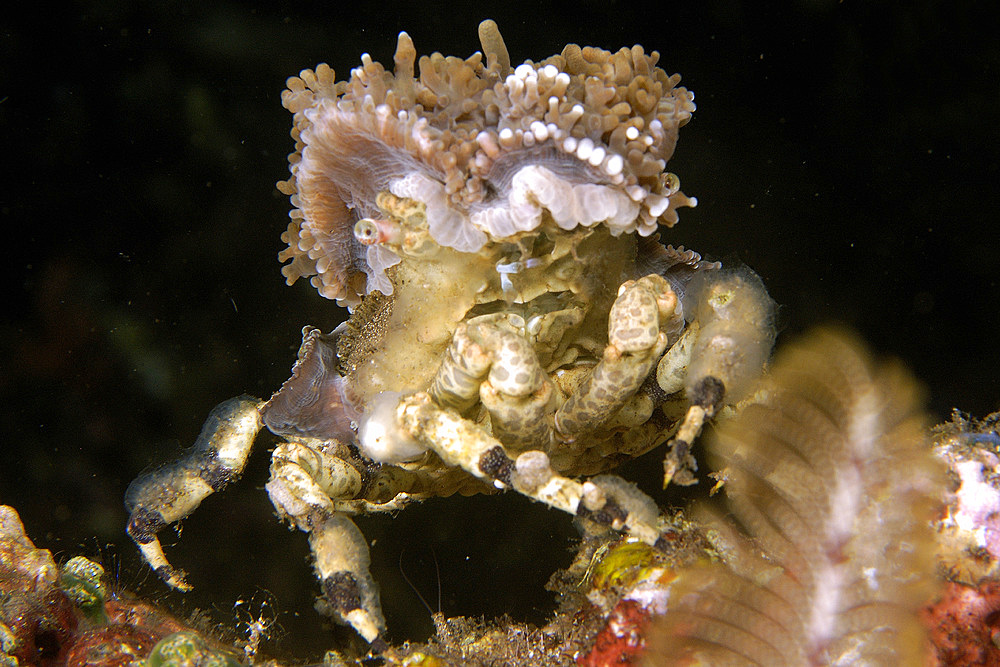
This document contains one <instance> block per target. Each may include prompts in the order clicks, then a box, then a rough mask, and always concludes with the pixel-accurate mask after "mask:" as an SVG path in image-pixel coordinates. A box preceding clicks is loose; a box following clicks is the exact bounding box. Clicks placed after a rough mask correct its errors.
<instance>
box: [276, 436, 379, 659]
mask: <svg viewBox="0 0 1000 667" xmlns="http://www.w3.org/2000/svg"><path fill="white" fill-rule="evenodd" d="M361 487H362V479H361V474H360V472H359V471H358V470H357V469H355V468H354V467H353V466H351V465H350V464H349V463H347V462H346V461H344V460H342V459H339V458H336V457H331V456H323V455H322V454H321V453H320V452H317V451H316V450H314V449H312V448H310V447H307V446H306V445H302V444H299V443H294V442H286V443H283V444H281V445H278V447H276V448H275V450H274V455H273V456H272V459H271V480H270V481H269V482H268V483H267V485H266V487H265V488H266V489H267V493H268V495H269V496H270V498H271V503H272V504H274V507H275V509H276V510H277V511H278V514H279V515H280V516H281V517H282V518H283V519H288V520H289V521H290V522H291V523H292V524H293V525H294V526H296V527H297V528H298V529H299V530H301V531H303V532H305V533H307V534H308V535H309V547H310V549H311V550H312V554H313V556H314V557H315V563H314V566H315V568H316V576H317V578H318V579H319V580H320V582H321V584H322V587H323V594H324V598H325V600H326V602H327V603H328V605H329V608H330V611H331V612H332V614H333V615H334V616H335V617H336V618H337V619H338V620H339V621H341V622H342V623H345V624H348V625H350V626H351V627H353V628H354V629H355V630H356V631H357V632H358V634H360V635H361V636H362V637H364V638H365V639H366V640H367V641H368V642H373V641H375V639H376V638H378V637H379V636H381V635H382V634H383V633H384V632H385V619H384V618H383V616H382V606H381V603H380V602H379V595H378V587H377V586H376V585H375V581H374V580H373V579H372V576H371V573H370V572H369V565H370V563H371V560H370V557H369V553H368V543H367V542H366V541H365V538H364V535H362V534H361V531H360V530H358V527H357V526H356V525H355V524H354V522H353V521H352V520H351V519H350V518H349V517H347V516H346V515H345V514H343V513H341V512H338V511H337V510H336V508H335V506H334V499H337V498H355V497H356V496H357V495H358V494H359V493H360V492H361Z"/></svg>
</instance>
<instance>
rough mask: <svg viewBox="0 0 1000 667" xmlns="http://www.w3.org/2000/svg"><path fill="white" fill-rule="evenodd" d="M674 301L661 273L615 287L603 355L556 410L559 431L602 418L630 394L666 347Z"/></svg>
mask: <svg viewBox="0 0 1000 667" xmlns="http://www.w3.org/2000/svg"><path fill="white" fill-rule="evenodd" d="M676 307H677V295H676V294H675V293H674V291H673V289H671V287H670V284H669V283H668V282H667V281H666V280H665V279H664V278H663V277H662V276H658V275H649V276H646V277H644V278H640V279H639V280H630V281H628V282H626V283H624V284H623V285H622V286H621V287H620V288H619V290H618V298H617V299H615V302H614V305H613V306H612V307H611V314H610V315H609V317H608V345H607V347H606V348H605V349H604V356H603V357H602V358H601V360H600V361H599V362H598V364H597V365H596V366H595V367H594V370H593V371H592V372H591V374H590V375H589V376H588V377H587V379H586V380H584V382H583V384H582V385H581V386H580V388H579V389H577V391H576V392H574V393H573V395H572V396H570V397H569V399H568V400H567V401H566V402H565V403H564V404H563V405H562V406H561V407H560V408H559V410H558V411H557V412H556V416H555V423H556V430H557V431H558V432H559V434H560V435H561V436H563V437H564V438H566V439H572V438H575V437H576V436H579V435H581V434H584V433H587V432H588V431H591V430H593V429H594V428H597V427H599V426H600V425H602V424H605V423H607V422H608V420H609V419H610V418H611V417H612V416H613V415H614V414H615V413H616V412H618V411H619V410H620V409H621V408H622V406H623V405H625V402H626V401H628V399H629V398H631V397H632V396H633V395H634V394H635V392H636V391H637V390H638V388H639V386H640V385H642V383H643V381H644V380H645V379H646V377H647V376H648V375H649V372H650V371H651V370H652V368H653V365H654V364H655V363H656V361H657V359H659V358H660V355H662V354H663V351H664V350H665V349H666V347H667V334H666V333H664V332H663V331H662V329H663V328H664V327H665V326H667V324H668V323H669V322H671V319H672V316H673V315H674V310H675V308H676Z"/></svg>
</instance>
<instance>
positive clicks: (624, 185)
mask: <svg viewBox="0 0 1000 667" xmlns="http://www.w3.org/2000/svg"><path fill="white" fill-rule="evenodd" d="M480 39H481V42H482V46H483V51H482V53H478V52H477V53H475V54H473V55H472V56H471V57H469V58H467V59H465V60H462V59H460V58H455V57H444V56H442V55H441V54H439V53H434V54H432V55H431V56H424V57H421V58H420V60H419V63H418V67H419V76H416V75H415V71H414V65H415V63H417V61H416V52H415V50H414V47H413V43H412V41H411V40H410V38H409V36H407V34H406V33H400V35H399V42H398V45H397V48H396V54H395V58H394V61H395V66H394V68H393V71H392V72H389V71H387V70H386V69H385V68H383V66H382V65H380V64H378V63H376V62H373V61H372V59H371V58H370V57H369V56H368V55H367V54H365V55H363V56H362V58H361V60H362V65H361V66H360V67H358V68H356V69H354V70H353V71H352V72H351V76H350V78H349V80H348V81H343V82H337V81H336V80H335V78H334V73H333V71H332V70H331V69H330V68H329V67H327V66H326V65H320V66H319V67H317V68H316V70H315V71H313V70H305V71H303V72H302V73H301V74H300V75H299V76H298V77H293V78H291V79H289V81H288V90H286V91H285V93H284V95H283V96H282V101H283V104H284V106H285V107H286V108H288V109H289V110H290V111H291V112H292V113H293V114H294V128H293V130H292V136H293V137H294V138H295V140H296V148H295V152H294V153H292V155H291V156H290V157H289V162H290V164H291V173H292V176H291V178H290V179H289V180H288V181H287V182H283V183H279V188H280V189H281V190H282V191H283V192H285V193H287V194H289V195H290V197H291V202H292V206H293V207H294V208H293V210H292V212H291V223H290V224H289V226H288V230H287V231H286V232H285V234H284V235H283V237H282V238H283V240H285V241H286V242H287V243H288V244H289V247H288V248H287V249H286V250H285V251H283V252H282V253H281V255H280V259H282V260H283V261H288V262H289V263H288V264H287V265H286V266H285V267H284V269H283V272H284V274H285V276H286V277H287V279H288V282H289V283H292V282H294V281H295V280H296V279H297V278H299V277H306V276H311V277H312V278H311V282H312V284H313V285H314V286H316V288H317V289H318V290H319V292H320V293H321V294H322V295H323V296H325V297H327V298H330V299H335V300H337V302H338V303H339V304H341V305H346V306H347V307H348V308H350V309H351V316H350V319H349V320H348V321H347V322H346V323H344V324H343V325H341V326H340V327H338V328H337V330H335V331H333V332H332V333H329V334H324V333H322V332H320V331H319V330H317V329H314V328H312V327H306V328H305V329H303V340H302V346H301V348H300V349H299V353H298V361H297V362H296V363H295V366H294V368H293V369H292V377H291V378H290V379H289V380H288V381H287V382H285V384H284V385H283V386H282V387H281V389H280V390H279V391H278V392H277V393H275V394H274V395H273V396H272V397H271V399H270V400H268V401H266V402H263V401H259V400H257V399H254V398H250V397H239V398H235V399H232V400H230V401H227V402H225V403H222V404H221V405H219V406H218V407H216V408H215V410H214V411H213V412H212V414H211V416H210V417H209V419H208V423H207V424H206V425H205V427H204V430H203V431H202V434H201V436H200V437H199V439H198V442H197V443H196V445H195V446H194V448H193V449H192V450H191V452H190V453H189V454H187V455H186V456H185V457H183V458H182V459H181V460H179V461H177V462H175V463H173V464H171V465H168V466H166V467H163V468H161V469H159V470H157V471H155V472H153V473H151V474H148V475H145V476H143V477H140V478H139V479H137V480H136V481H135V482H133V484H132V486H131V487H130V488H129V491H128V496H127V503H128V505H129V508H130V511H131V519H130V522H129V526H128V531H129V534H130V535H131V536H132V538H133V539H134V540H135V541H136V542H137V544H138V545H139V548H140V549H141V550H142V554H143V556H144V557H145V559H146V560H147V561H148V562H149V564H150V565H151V566H152V567H153V568H154V569H155V570H156V571H157V572H158V573H159V574H160V576H162V577H163V579H164V580H165V581H166V582H167V583H168V584H170V585H171V586H174V587H176V588H179V589H182V590H183V589H186V588H188V584H187V583H186V581H185V579H184V575H183V573H182V572H181V571H179V570H177V569H174V568H173V567H171V566H170V565H169V563H168V562H167V559H166V557H165V556H164V553H163V550H162V548H161V545H160V543H159V541H158V539H157V537H156V534H157V532H158V531H160V530H162V529H163V528H164V527H166V526H167V525H169V524H171V523H173V522H175V521H178V520H179V519H181V518H183V517H185V516H187V515H188V514H189V513H190V512H192V511H193V510H194V508H195V507H196V506H197V505H198V504H199V503H200V502H201V500H202V499H203V498H205V497H206V496H208V495H209V494H211V493H213V492H215V491H218V490H220V489H222V488H223V487H224V486H226V484H228V483H229V482H230V481H232V480H233V479H235V478H236V477H237V476H238V475H239V474H240V472H241V471H242V469H243V467H244V464H245V462H246V460H247V457H248V455H249V453H250V449H251V445H252V443H253V440H254V438H255V436H256V434H257V432H258V431H259V430H260V429H261V428H262V426H267V428H268V429H269V430H270V431H271V432H272V433H274V434H276V435H278V436H280V437H282V438H283V439H284V442H282V443H281V444H279V445H278V446H277V447H276V448H275V450H274V453H273V457H272V464H271V479H270V481H269V482H268V484H267V492H268V494H269V495H270V498H271V501H272V502H273V503H274V506H275V508H276V509H277V511H278V514H279V515H280V516H281V517H282V518H285V519H288V520H289V521H290V522H291V523H292V524H294V525H295V526H297V527H298V528H300V529H301V530H303V531H305V532H307V533H308V534H309V539H310V546H311V549H312V552H313V555H314V557H315V568H316V574H317V576H318V578H319V579H320V581H321V583H322V588H323V594H324V599H325V601H326V605H327V608H328V609H329V611H330V613H331V614H332V615H333V616H334V617H335V618H337V619H339V620H340V621H342V622H346V623H348V624H350V625H351V626H353V627H354V628H355V629H356V630H357V631H358V632H359V633H360V634H361V635H362V636H363V637H364V638H365V639H367V640H368V641H371V642H375V641H381V639H380V637H381V635H382V634H383V633H384V631H385V622H384V620H383V616H382V611H381V608H380V605H379V600H378V593H377V587H376V585H375V583H374V582H373V581H372V578H371V575H370V574H369V571H368V564H369V556H368V546H367V544H366V542H365V540H364V538H363V536H362V535H361V532H360V531H359V530H358V528H357V527H356V526H355V525H354V523H353V521H352V520H351V519H350V518H349V517H350V516H351V515H354V514H359V513H369V512H385V511H394V510H398V509H400V508H402V507H403V506H405V505H406V504H408V503H409V502H411V501H414V500H419V499H421V498H425V497H428V496H447V495H451V494H454V493H456V492H457V493H463V494H469V493H476V492H480V491H493V490H496V489H512V490H515V491H517V492H519V493H523V494H525V495H527V496H529V497H531V498H533V499H535V500H538V501H540V502H543V503H546V504H547V505H549V506H552V507H556V508H559V509H561V510H564V511H566V512H569V513H571V514H573V515H576V516H581V517H585V518H587V519H590V520H592V521H595V522H597V523H600V524H604V525H607V526H610V527H612V528H614V529H616V530H620V531H627V532H628V533H630V534H632V535H634V536H635V537H637V538H639V539H641V540H643V541H645V542H647V543H649V544H652V545H656V544H657V543H658V540H660V535H659V533H658V531H657V528H656V525H657V517H658V509H657V507H656V505H655V504H654V503H653V502H652V500H651V499H649V498H648V497H646V496H645V495H643V494H642V493H640V492H639V491H638V490H636V489H635V488H634V487H633V486H632V485H630V484H628V483H627V482H624V481H623V480H621V479H619V478H617V477H614V476H610V475H599V473H602V472H605V471H607V470H609V469H611V468H613V467H615V466H616V465H617V464H619V463H621V462H622V461H624V460H626V459H629V458H632V457H634V456H637V455H639V454H642V453H644V452H646V451H649V450H650V449H652V448H653V447H655V446H656V445H658V444H660V443H662V442H664V441H665V440H667V439H668V438H669V437H671V436H673V441H672V447H671V449H670V452H669V454H668V455H667V460H666V463H665V472H666V481H670V480H671V479H673V480H674V481H675V482H678V483H690V482H692V481H693V476H692V471H693V460H692V459H691V457H690V454H689V446H690V443H691V441H692V440H693V438H694V437H696V435H697V433H698V431H699V430H700V428H701V425H702V422H703V420H704V419H706V418H708V417H711V416H712V415H713V414H715V412H716V411H717V410H719V409H720V408H721V407H722V406H723V405H725V404H730V403H733V402H734V401H736V400H738V399H739V398H740V397H741V395H742V394H743V393H744V392H745V390H746V388H747V387H748V385H749V383H750V382H751V380H752V379H753V378H754V376H755V375H756V374H758V373H759V371H760V369H761V367H762V365H763V364H764V362H765V360H766V358H767V356H768V354H769V352H770V348H771V344H772V339H773V327H772V323H771V318H772V307H771V301H770V299H769V297H768V296H767V293H766V291H765V290H764V288H763V286H762V285H761V283H760V281H759V279H757V277H756V276H755V275H754V274H752V273H751V272H749V271H745V270H744V271H727V270H723V269H721V267H720V265H719V264H718V263H714V262H706V261H703V260H702V259H701V257H700V256H699V255H698V254H697V253H695V252H692V251H690V250H684V249H683V247H679V248H674V247H671V246H664V245H661V244H660V242H659V240H658V238H659V237H658V235H657V234H656V231H657V229H658V226H659V225H664V226H666V227H670V226H672V225H673V224H674V222H676V220H677V214H676V211H675V209H676V208H677V207H680V206H693V205H695V203H696V202H695V201H694V200H693V199H690V198H688V197H686V196H684V195H683V194H682V193H681V192H680V191H679V181H678V179H677V177H676V176H674V175H673V174H671V173H668V172H667V171H666V170H665V166H666V161H667V160H668V159H669V158H670V156H671V154H672V153H673V150H674V145H675V143H676V138H677V131H678V129H679V128H680V127H681V126H682V125H684V124H685V123H686V122H687V121H688V119H689V118H690V116H691V112H692V111H693V110H694V104H693V95H692V94H691V93H690V92H688V91H687V90H686V89H685V88H682V87H679V86H678V85H677V84H678V82H679V80H680V77H678V76H676V75H674V76H668V75H667V74H666V72H664V71H663V70H662V69H660V68H659V67H656V63H657V60H658V58H659V56H658V54H657V53H655V52H654V53H652V54H646V53H645V52H644V51H643V49H642V47H640V46H634V47H632V48H631V49H621V50H620V51H618V52H617V53H611V52H608V51H604V50H602V49H598V48H592V47H587V48H580V47H579V46H577V45H575V44H570V45H568V46H567V47H566V48H565V49H564V50H563V52H562V54H561V55H556V56H552V57H550V58H547V59H545V60H543V61H542V62H539V63H533V62H531V61H528V62H525V63H524V64H522V65H519V66H517V67H516V68H513V69H512V68H511V67H510V59H509V57H508V55H507V49H506V47H505V46H504V43H503V40H502V39H501V37H500V34H499V31H498V30H497V27H496V24H494V23H493V22H492V21H486V22H484V23H483V24H482V25H481V26H480ZM484 54H485V55H484ZM590 475H598V476H597V477H593V478H591V479H589V480H588V481H582V482H581V481H577V480H576V479H575V477H576V476H590Z"/></svg>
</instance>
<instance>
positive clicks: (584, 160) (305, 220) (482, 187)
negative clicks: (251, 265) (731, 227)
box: [279, 21, 694, 305]
mask: <svg viewBox="0 0 1000 667" xmlns="http://www.w3.org/2000/svg"><path fill="white" fill-rule="evenodd" d="M480 36H481V40H482V43H483V53H485V54H486V58H485V62H484V61H483V53H475V54H473V55H472V56H470V57H469V58H466V59H464V60H463V59H461V58H457V57H454V56H447V57H445V56H442V55H441V54H440V53H434V54H432V55H430V56H422V57H421V58H420V59H419V61H417V59H416V51H415V49H414V45H413V42H412V40H411V39H410V37H409V36H408V35H407V34H406V33H405V32H404V33H400V35H399V41H398V44H397V47H396V54H395V57H394V71H393V72H389V71H387V70H386V69H385V68H384V67H383V66H382V65H381V64H380V63H377V62H374V61H372V59H371V58H370V57H369V56H368V55H367V54H365V55H364V56H362V65H361V66H360V67H357V68H355V69H354V70H352V71H351V76H350V78H349V79H348V80H346V81H341V82H337V81H336V76H335V73H334V71H333V70H332V69H330V67H328V66H327V65H325V64H324V65H320V66H318V67H316V69H315V70H303V71H302V72H301V73H300V74H299V76H298V77H292V78H290V79H289V80H288V89H287V90H286V91H285V92H284V94H283V95H282V103H283V104H284V105H285V107H286V108H288V109H289V110H290V111H291V112H292V113H293V114H294V127H293V130H292V136H293V137H294V138H295V140H296V148H295V152H294V153H292V154H291V155H290V156H289V162H290V163H291V171H292V177H291V178H290V179H289V180H288V181H287V182H283V183H280V184H279V187H280V188H281V190H282V191H283V192H285V193H286V194H289V195H291V196H292V202H293V204H294V206H295V209H294V210H293V211H292V214H291V217H292V221H291V223H290V224H289V226H288V230H287V231H286V232H285V234H284V236H283V237H282V239H283V240H284V241H285V242H287V243H288V244H289V247H288V249H287V250H285V251H284V252H283V253H282V255H281V259H282V260H283V261H287V260H290V262H291V263H290V264H288V265H287V266H285V267H284V269H283V272H284V274H285V275H286V277H287V278H288V281H289V283H291V282H294V281H295V280H296V279H298V278H299V277H304V276H315V277H314V278H313V284H314V285H315V286H316V287H317V288H318V289H319V291H320V293H321V294H323V296H326V297H327V298H331V299H337V300H339V301H341V302H342V303H345V304H347V305H355V304H357V302H358V299H359V297H361V296H363V295H364V294H366V293H367V292H369V291H371V290H372V289H379V290H382V291H383V292H385V293H388V292H389V291H390V290H391V285H389V284H388V281H386V280H384V277H383V275H382V273H383V271H384V269H385V268H386V267H387V266H390V265H391V264H393V263H395V262H396V261H398V258H397V257H395V256H392V255H391V254H390V253H388V252H387V251H386V250H385V249H381V250H379V249H378V248H372V247H369V248H365V247H364V246H362V245H361V244H359V243H358V241H357V240H355V238H354V236H353V233H352V230H353V228H354V225H355V223H356V222H357V221H358V220H359V219H362V218H366V217H371V216H373V215H377V214H378V210H377V209H376V207H375V195H376V194H377V193H378V192H380V191H382V190H390V191H392V192H393V193H395V194H397V195H399V196H404V197H409V198H412V199H416V200H419V201H422V202H424V203H425V204H426V206H427V220H428V224H429V227H430V233H431V236H432V237H433V238H434V240H435V241H436V242H437V243H439V244H441V245H443V246H448V247H451V248H454V249H456V250H460V251H462V252H475V251H478V250H479V249H480V248H481V247H482V246H483V245H484V244H485V243H487V240H488V239H497V238H505V237H512V236H515V235H517V234H518V233H520V232H526V231H530V230H532V229H536V228H537V227H538V226H539V225H540V224H541V220H542V213H543V211H546V212H547V213H548V214H549V215H551V216H552V218H554V220H555V221H556V222H557V224H558V225H559V226H560V227H562V228H565V229H572V228H574V227H576V226H577V225H588V226H589V225H593V224H597V223H601V222H604V223H605V224H608V225H609V226H610V227H611V229H612V230H613V231H614V233H615V234H620V233H627V232H632V231H637V232H639V233H640V234H641V235H643V236H648V235H650V234H652V233H653V232H655V231H656V228H657V225H658V224H661V223H662V224H665V225H667V226H670V225H672V224H673V223H674V222H675V221H676V220H677V214H676V212H675V211H674V209H675V208H677V207H678V206H683V205H687V204H692V205H693V203H694V202H693V200H690V199H688V198H686V197H684V196H683V195H682V194H680V192H679V181H678V179H677V177H676V176H674V175H673V174H671V173H669V172H667V171H666V170H665V165H666V161H667V160H669V159H670V156H671V155H672V154H673V151H674V146H675V144H676V142H677V131H678V129H679V128H680V127H681V126H682V125H684V124H685V123H686V122H687V121H688V119H689V118H690V116H691V112H692V111H693V110H694V103H693V99H694V96H693V95H692V94H691V93H690V92H689V91H688V90H687V89H685V88H683V87H680V86H678V85H677V84H678V82H679V81H680V77H679V76H677V75H668V74H667V73H666V72H665V71H664V70H662V69H661V68H659V67H657V66H656V63H657V61H658V59H659V54H657V53H656V52H655V51H654V52H653V53H651V54H647V53H646V52H645V51H644V50H643V48H642V47H641V46H633V47H632V48H631V49H625V48H623V49H621V50H619V51H617V52H615V53H612V52H609V51H605V50H603V49H599V48H595V47H585V48H581V47H579V46H578V45H576V44H570V45H568V46H566V48H565V49H564V50H563V52H562V54H560V55H555V56H551V57H549V58H546V59H544V60H542V61H540V62H537V63H536V62H533V61H530V60H529V61H526V62H525V63H523V64H521V65H518V66H517V67H515V68H513V69H511V68H510V65H509V62H510V57H509V55H508V54H507V51H506V47H505V46H504V44H503V40H502V39H501V38H500V34H499V31H498V30H497V28H496V24H494V23H493V22H492V21H487V22H484V24H483V26H481V28H480ZM415 64H417V66H418V67H417V69H418V70H419V74H417V73H416V72H415V69H414V65H415Z"/></svg>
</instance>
